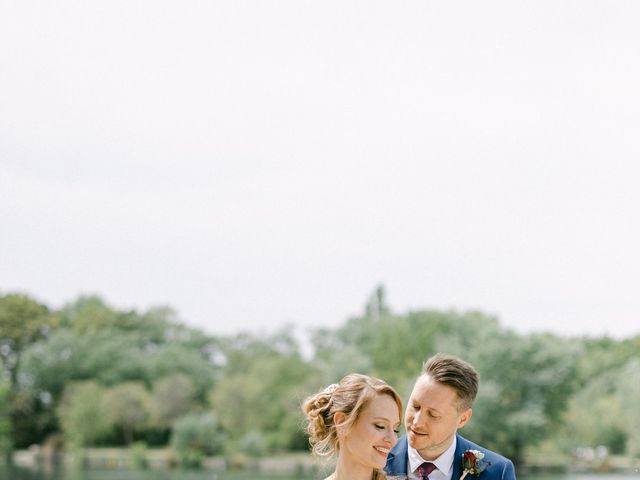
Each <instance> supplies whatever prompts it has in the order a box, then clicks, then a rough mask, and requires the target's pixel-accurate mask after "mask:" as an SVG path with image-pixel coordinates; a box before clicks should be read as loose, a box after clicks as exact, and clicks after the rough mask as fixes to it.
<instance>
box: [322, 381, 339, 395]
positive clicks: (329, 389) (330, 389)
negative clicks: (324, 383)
mask: <svg viewBox="0 0 640 480" xmlns="http://www.w3.org/2000/svg"><path fill="white" fill-rule="evenodd" d="M336 388H338V384H337V383H332V384H331V385H329V386H328V387H327V388H325V389H324V390H323V391H322V393H328V394H329V395H331V394H332V393H333V392H335V391H336Z"/></svg>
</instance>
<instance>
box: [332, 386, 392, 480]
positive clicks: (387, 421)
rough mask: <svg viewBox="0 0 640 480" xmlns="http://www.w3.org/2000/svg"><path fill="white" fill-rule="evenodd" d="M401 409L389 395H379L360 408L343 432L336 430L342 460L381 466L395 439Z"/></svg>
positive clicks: (379, 467)
mask: <svg viewBox="0 0 640 480" xmlns="http://www.w3.org/2000/svg"><path fill="white" fill-rule="evenodd" d="M399 427H400V412H399V411H398V405H397V404H396V402H395V400H394V399H393V398H392V397H391V396H389V395H378V396H376V397H375V398H373V399H372V400H371V401H370V402H369V403H368V404H367V405H366V406H365V407H364V409H363V410H362V412H361V413H360V417H359V418H358V420H357V421H356V422H355V423H354V424H353V426H352V427H351V429H350V430H349V431H348V432H346V433H345V434H344V435H340V433H339V434H338V437H339V441H340V456H341V457H344V458H341V460H346V461H348V462H355V463H356V464H359V465H360V466H362V467H366V468H378V469H381V468H384V465H385V463H386V461H387V454H388V453H389V450H390V449H391V448H392V447H393V446H394V445H395V444H396V442H397V441H398V436H397V429H398V428H399Z"/></svg>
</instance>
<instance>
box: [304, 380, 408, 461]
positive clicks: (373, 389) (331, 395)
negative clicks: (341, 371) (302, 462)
mask: <svg viewBox="0 0 640 480" xmlns="http://www.w3.org/2000/svg"><path fill="white" fill-rule="evenodd" d="M377 395H389V396H390V397H391V398H393V400H395V402H396V404H397V405H398V413H399V416H400V418H402V400H401V399H400V396H399V395H398V393H397V392H396V391H395V390H394V389H393V388H392V387H391V386H389V385H388V384H387V383H386V382H384V381H382V380H380V379H378V378H373V377H369V376H368V375H362V374H359V373H351V374H349V375H347V376H345V377H344V378H343V379H342V380H340V382H339V383H337V384H333V385H329V386H328V387H327V388H325V389H324V390H322V391H320V392H318V393H316V394H315V395H311V396H310V397H309V398H307V399H306V400H305V401H304V403H303V405H302V411H303V412H304V413H305V415H306V416H307V428H306V431H307V433H308V434H309V444H310V445H311V451H312V452H313V453H314V454H316V455H319V456H327V455H331V454H332V453H334V452H338V451H339V449H340V445H339V441H338V432H337V429H336V424H335V423H334V421H333V417H334V415H335V414H336V413H337V412H342V413H344V414H345V420H344V422H343V423H342V424H341V427H344V428H345V430H344V431H346V432H348V431H349V430H350V429H351V427H352V426H353V424H354V423H355V422H356V421H357V420H358V418H359V416H360V413H361V412H362V410H363V409H364V408H365V407H366V406H367V404H368V403H369V402H370V401H371V400H372V399H373V398H375V397H376V396H377Z"/></svg>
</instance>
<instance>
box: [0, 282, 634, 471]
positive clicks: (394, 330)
mask: <svg viewBox="0 0 640 480" xmlns="http://www.w3.org/2000/svg"><path fill="white" fill-rule="evenodd" d="M292 330H293V329H291V328H286V329H283V330H282V331H279V332H275V333H273V332H272V333H269V334H258V333H252V334H249V333H241V334H238V335H235V336H230V337H214V336H211V335H206V334H205V333H203V332H201V331H198V330H196V329H193V328H189V327H187V326H186V325H184V324H182V323H181V322H180V321H179V320H178V318H177V316H176V314H175V313H174V312H173V311H172V310H171V309H168V308H154V309H151V310H149V311H146V312H142V313H140V312H136V311H119V310H117V309H114V308H112V307H110V306H109V305H107V304H106V303H105V302H103V301H102V300H101V299H100V298H97V297H80V298H78V299H77V300H76V301H74V302H72V303H70V304H68V305H66V306H65V307H63V308H62V309H60V310H59V311H52V310H50V309H49V308H48V307H47V306H45V305H43V304H41V303H40V302H38V301H36V300H35V299H33V298H30V297H28V296H26V295H16V294H8V295H0V359H2V364H1V367H2V368H1V370H0V372H1V373H2V375H1V376H0V449H1V450H2V451H9V450H10V449H11V448H12V447H15V448H26V447H28V446H30V445H32V444H35V443H37V444H47V443H50V444H51V445H54V444H56V442H59V439H62V440H63V441H64V443H65V444H66V446H67V447H68V448H78V447H84V446H100V445H141V444H140V443H139V442H144V444H147V445H151V446H154V445H155V446H163V445H171V446H172V447H173V448H174V450H175V451H176V455H177V460H178V462H179V463H181V464H183V465H185V466H189V465H194V464H198V463H199V462H200V460H201V459H202V458H203V456H206V455H211V454H226V455H233V454H235V453H237V452H244V453H247V454H250V455H254V456H259V455H263V454H266V453H268V452H274V451H291V450H304V449H306V448H307V440H306V438H305V436H304V434H303V430H302V428H301V422H302V418H301V414H300V404H301V402H302V400H303V399H304V397H305V396H307V395H309V394H311V393H313V392H314V391H316V390H318V389H320V388H321V387H322V386H324V385H326V384H328V383H332V382H335V381H337V380H339V379H340V378H341V377H342V376H343V375H344V374H346V373H348V372H353V371H359V372H362V373H369V374H372V375H375V376H379V377H381V378H384V379H385V380H387V381H388V382H389V383H390V384H392V385H394V386H396V388H397V389H398V391H399V392H400V393H401V395H402V396H403V398H404V400H405V401H406V399H407V397H408V394H409V391H410V389H411V385H412V382H413V380H414V379H415V376H416V375H417V373H418V371H419V369H420V367H421V363H422V361H423V360H424V359H425V358H427V357H428V356H430V355H432V354H433V353H435V352H437V351H446V352H449V353H453V354H457V355H459V356H461V357H463V358H465V359H467V360H468V361H470V362H471V363H472V364H473V365H474V366H476V368H477V369H478V370H479V372H480V374H481V377H482V382H481V388H480V393H479V396H478V398H477V400H476V403H475V405H474V414H473V419H472V421H471V422H470V423H469V424H468V425H467V426H465V428H464V431H463V432H462V433H463V434H465V435H467V436H469V437H470V438H472V439H473V440H475V441H477V442H479V443H482V444H484V445H486V446H487V447H490V448H493V449H495V450H497V451H499V452H502V453H504V454H505V455H507V456H509V457H510V458H512V459H514V460H515V461H516V462H517V463H520V462H522V461H523V460H524V459H525V458H526V455H527V454H528V453H530V452H535V449H536V448H537V447H538V446H539V445H543V444H548V443H552V444H553V445H554V446H555V448H556V449H559V450H560V451H563V452H566V453H567V454H570V453H571V452H572V451H573V450H574V449H575V448H576V447H579V446H587V447H595V446H597V445H604V446H606V447H608V449H609V451H610V452H612V453H620V454H628V455H632V456H637V457H640V411H639V410H638V408H637V405H638V404H640V336H638V337H634V338H629V339H625V340H613V339H610V338H567V337H560V336H557V335H552V334H529V335H520V334H517V333H515V332H512V331H509V330H507V329H505V328H503V327H502V326H501V325H500V323H499V322H498V320H497V319H496V318H495V317H491V316H487V315H485V314H483V313H481V312H476V311H472V312H457V311H436V310H424V311H415V312H408V313H406V314H395V313H393V312H392V311H391V309H390V308H389V307H388V306H387V305H386V303H385V298H384V289H382V288H381V287H380V288H378V289H376V291H375V292H374V294H373V295H372V297H371V299H370V300H369V302H368V303H367V304H366V306H365V308H364V312H363V314H362V315H361V316H358V317H355V318H351V319H349V320H348V321H346V322H345V323H344V325H342V326H341V327H339V328H336V329H318V330H316V331H314V332H310V339H311V345H312V350H311V351H306V350H305V352H304V353H303V351H302V346H301V344H300V341H298V340H297V339H296V337H295V336H294V335H293V334H292ZM136 442H137V443H136Z"/></svg>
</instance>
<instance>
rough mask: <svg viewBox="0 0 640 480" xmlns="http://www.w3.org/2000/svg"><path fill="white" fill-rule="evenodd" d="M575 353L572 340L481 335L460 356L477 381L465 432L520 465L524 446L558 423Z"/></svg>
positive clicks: (573, 379)
mask: <svg viewBox="0 0 640 480" xmlns="http://www.w3.org/2000/svg"><path fill="white" fill-rule="evenodd" d="M577 353H578V352H577V351H576V350H575V348H574V344H573V343H571V342H569V341H568V340H565V339H562V338H559V337H555V336H552V335H548V334H543V335H539V334H536V335H527V336H518V335H516V334H515V333H513V332H504V333H503V334H501V335H497V336H494V337H492V338H485V339H484V342H483V344H482V345H478V346H477V347H476V348H475V349H474V350H473V351H469V352H467V355H466V356H465V357H466V359H468V360H469V361H470V362H471V363H472V364H473V365H475V366H476V368H477V369H478V371H479V372H480V375H481V379H482V380H481V384H480V391H479V393H478V397H477V399H476V402H475V404H474V410H473V411H474V414H473V418H472V420H471V422H469V423H468V424H467V425H468V426H465V427H464V429H465V431H469V432H470V436H471V437H472V438H474V439H477V441H478V443H481V444H483V445H485V446H487V447H488V448H492V449H494V450H496V451H498V452H501V453H503V454H504V455H506V456H507V457H509V458H510V459H512V460H513V462H514V463H515V464H516V467H519V466H521V465H522V464H523V461H524V455H525V452H526V449H527V448H531V447H533V446H535V445H536V444H537V443H539V442H541V441H542V440H543V439H545V438H547V437H549V436H550V435H551V434H552V433H554V432H555V431H557V429H559V428H560V427H561V426H562V421H563V414H564V412H565V411H566V408H567V404H568V401H569V398H570V396H571V394H572V393H573V392H574V390H575V388H576V376H577V375H576V370H577V368H576V358H577V356H578V355H577Z"/></svg>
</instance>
